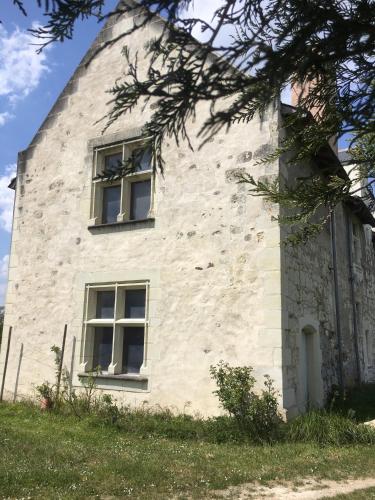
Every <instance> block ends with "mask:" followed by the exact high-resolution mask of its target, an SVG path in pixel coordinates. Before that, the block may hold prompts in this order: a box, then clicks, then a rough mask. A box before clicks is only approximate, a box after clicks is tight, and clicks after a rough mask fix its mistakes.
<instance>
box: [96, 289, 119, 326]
mask: <svg viewBox="0 0 375 500" xmlns="http://www.w3.org/2000/svg"><path fill="white" fill-rule="evenodd" d="M96 317H97V318H98V319H99V318H114V317H115V292H114V291H105V292H96Z"/></svg>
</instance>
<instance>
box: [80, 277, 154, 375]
mask: <svg viewBox="0 0 375 500" xmlns="http://www.w3.org/2000/svg"><path fill="white" fill-rule="evenodd" d="M131 289H132V290H140V289H144V290H145V317H144V318H125V317H124V316H125V292H126V290H131ZM98 291H114V292H115V304H114V318H108V319H107V318H105V319H98V318H95V316H96V304H97V293H96V292H98ZM149 294H150V282H149V281H148V280H145V281H132V282H130V281H128V282H116V283H104V284H87V285H86V288H85V311H84V320H83V332H82V348H81V360H80V372H81V373H88V372H92V371H93V370H94V369H95V368H96V367H95V366H93V357H94V337H95V328H97V327H111V328H113V339H112V357H111V363H110V365H109V367H108V371H103V372H102V373H103V374H108V375H124V376H126V375H127V374H126V373H123V371H122V359H123V358H122V354H123V335H124V327H127V326H143V328H144V340H143V342H144V344H143V363H142V365H141V368H140V371H139V374H133V373H132V374H129V375H128V376H131V377H137V376H138V375H145V374H147V372H148V363H147V358H148V328H149V319H148V316H149Z"/></svg>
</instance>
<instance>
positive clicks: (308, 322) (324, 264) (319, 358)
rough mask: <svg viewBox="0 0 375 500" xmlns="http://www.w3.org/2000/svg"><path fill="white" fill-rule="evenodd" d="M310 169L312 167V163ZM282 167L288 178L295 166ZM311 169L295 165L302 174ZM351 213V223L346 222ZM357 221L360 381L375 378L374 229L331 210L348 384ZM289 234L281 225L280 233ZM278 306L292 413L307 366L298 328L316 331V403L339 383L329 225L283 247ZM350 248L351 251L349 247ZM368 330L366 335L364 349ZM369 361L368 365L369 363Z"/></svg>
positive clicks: (353, 368)
mask: <svg viewBox="0 0 375 500" xmlns="http://www.w3.org/2000/svg"><path fill="white" fill-rule="evenodd" d="M312 168H314V167H312ZM282 172H283V175H284V177H285V178H288V176H289V181H290V180H291V178H293V176H294V175H296V172H295V171H293V169H290V168H287V167H286V165H283V167H282ZM309 172H310V169H309V168H307V167H305V168H304V169H303V170H301V168H300V169H299V175H305V174H307V173H309ZM347 217H348V218H349V228H348V226H347V223H348V221H347ZM353 222H354V223H355V224H357V225H358V227H359V228H360V231H361V252H360V258H359V260H358V262H357V263H354V265H353V276H354V302H356V303H359V304H360V310H359V311H358V354H359V371H360V381H361V382H369V381H374V380H375V378H374V377H375V371H374V369H373V365H374V364H375V352H374V348H373V346H374V344H375V328H374V325H375V308H374V305H375V250H374V246H373V243H372V230H371V227H370V226H368V225H363V224H362V223H361V222H360V220H359V219H357V217H356V216H355V215H354V214H353V213H352V212H351V210H350V209H349V208H348V207H345V208H344V207H343V206H339V207H337V208H336V210H335V226H336V249H337V262H338V285H339V286H338V294H339V314H340V323H341V335H342V364H343V379H344V384H345V386H346V387H350V386H353V385H354V384H355V383H358V381H359V380H358V364H357V360H356V345H355V332H354V325H353V316H354V313H353V297H352V294H351V288H350V279H351V273H350V263H349V251H348V240H347V238H348V229H349V230H351V224H352V223H353ZM286 235H287V231H286V229H285V228H284V229H283V232H282V238H283V239H284V238H285V237H286ZM281 248H282V259H281V262H282V264H281V268H282V309H283V319H282V322H283V356H284V357H283V387H284V394H283V396H284V407H285V408H287V409H288V415H289V416H293V415H295V414H296V413H299V412H301V411H303V410H304V402H303V394H302V392H303V389H302V387H301V386H302V385H303V374H304V371H305V370H306V366H304V364H305V360H304V357H303V352H302V351H303V345H302V330H303V328H304V327H306V326H312V327H313V328H314V330H315V331H316V338H317V349H316V351H317V353H316V359H315V361H316V363H317V366H318V372H319V373H317V374H316V375H317V378H319V380H316V381H315V383H316V384H317V385H319V384H320V387H318V389H317V391H318V392H320V403H324V402H326V400H327V397H329V396H330V394H331V393H332V387H334V386H337V385H338V383H339V374H338V366H339V353H338V335H337V325H336V316H335V312H336V309H335V292H334V275H333V257H332V247H331V231H330V226H329V224H327V226H326V227H325V229H324V230H323V232H322V233H321V234H319V236H318V237H317V238H316V239H312V240H311V241H309V242H308V243H307V244H306V245H302V246H299V247H296V248H291V247H285V246H282V247H281ZM353 250H354V249H353V247H352V251H353ZM366 331H367V332H368V333H367V336H368V337H369V339H370V342H369V343H370V349H369V351H371V352H367V346H366ZM369 361H370V366H369Z"/></svg>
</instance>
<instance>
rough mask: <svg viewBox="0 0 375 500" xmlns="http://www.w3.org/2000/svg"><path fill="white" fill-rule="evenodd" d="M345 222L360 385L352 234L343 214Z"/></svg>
mask: <svg viewBox="0 0 375 500" xmlns="http://www.w3.org/2000/svg"><path fill="white" fill-rule="evenodd" d="M345 220H346V244H347V248H348V259H349V285H350V301H351V303H352V304H351V305H352V313H353V332H354V350H355V360H356V366H357V382H358V383H359V384H361V382H362V374H361V365H360V360H359V328H358V311H357V307H356V302H355V287H354V268H353V234H352V230H351V225H350V219H349V214H348V212H347V211H346V212H345Z"/></svg>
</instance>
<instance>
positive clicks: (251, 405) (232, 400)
mask: <svg viewBox="0 0 375 500" xmlns="http://www.w3.org/2000/svg"><path fill="white" fill-rule="evenodd" d="M252 371H253V369H252V368H251V367H249V366H244V367H240V366H236V367H232V366H229V365H228V363H224V362H223V361H221V362H220V363H219V364H218V365H217V366H211V368H210V373H211V376H212V378H213V379H214V380H215V381H216V384H217V386H218V389H217V390H216V391H214V394H216V395H217V396H218V398H219V401H220V403H221V406H222V407H223V408H224V410H226V411H227V412H228V413H229V414H230V415H231V416H232V417H233V418H234V419H235V420H236V422H237V424H238V426H239V429H240V431H241V432H243V433H246V434H249V435H250V436H251V437H252V438H253V439H254V440H259V441H272V440H273V439H275V438H276V436H277V433H278V431H279V428H280V422H281V418H280V415H279V413H278V407H277V398H276V390H275V389H274V387H273V381H272V380H271V379H270V377H269V376H268V375H266V376H265V380H264V389H263V390H262V391H261V392H260V393H257V392H255V391H254V386H255V382H256V380H255V378H254V377H253V375H252Z"/></svg>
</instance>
